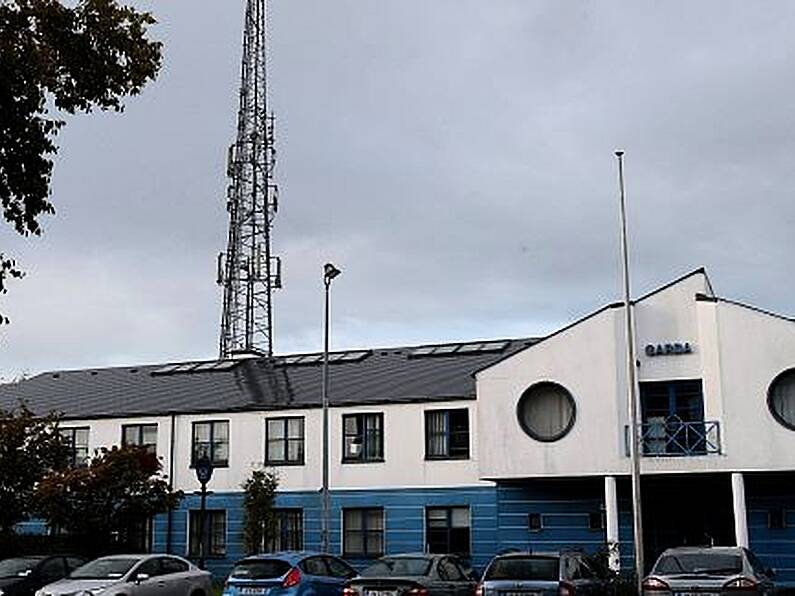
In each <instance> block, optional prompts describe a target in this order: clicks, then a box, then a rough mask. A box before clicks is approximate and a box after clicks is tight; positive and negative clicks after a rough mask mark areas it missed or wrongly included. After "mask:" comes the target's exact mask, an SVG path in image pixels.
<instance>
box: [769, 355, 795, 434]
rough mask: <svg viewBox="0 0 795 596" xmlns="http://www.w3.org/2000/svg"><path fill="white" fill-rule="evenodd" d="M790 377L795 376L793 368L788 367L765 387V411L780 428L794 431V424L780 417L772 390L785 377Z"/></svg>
mask: <svg viewBox="0 0 795 596" xmlns="http://www.w3.org/2000/svg"><path fill="white" fill-rule="evenodd" d="M790 375H795V368H793V367H790V368H787V369H786V370H782V371H781V372H780V373H778V374H777V375H776V376H775V377H774V378H773V380H772V381H770V385H768V387H767V409H768V410H769V411H770V415H771V416H773V419H774V420H775V421H776V422H778V423H779V424H780V425H781V426H783V427H784V428H786V429H787V430H792V431H795V424H793V422H792V421H790V420H787V419H786V418H785V417H784V416H782V415H781V412H779V411H778V409H777V408H776V406H775V404H774V403H773V402H774V399H775V394H774V390H775V389H776V385H778V384H779V383H781V382H782V381H783V380H784V379H785V378H786V377H788V376H790Z"/></svg>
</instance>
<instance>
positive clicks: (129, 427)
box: [121, 424, 157, 454]
mask: <svg viewBox="0 0 795 596" xmlns="http://www.w3.org/2000/svg"><path fill="white" fill-rule="evenodd" d="M121 444H122V445H124V446H127V445H134V446H136V447H143V448H144V449H146V451H147V452H149V453H154V454H156V453H157V424H125V425H124V426H122V427H121Z"/></svg>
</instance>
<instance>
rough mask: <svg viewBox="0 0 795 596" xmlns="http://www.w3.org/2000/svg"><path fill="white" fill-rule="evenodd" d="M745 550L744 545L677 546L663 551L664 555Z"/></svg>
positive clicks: (738, 551) (737, 552) (726, 552)
mask: <svg viewBox="0 0 795 596" xmlns="http://www.w3.org/2000/svg"><path fill="white" fill-rule="evenodd" d="M744 550H745V549H744V548H743V547H742V546H677V547H675V548H669V549H666V550H665V551H664V552H663V555H671V554H688V553H693V554H696V553H722V554H740V553H742V552H743V551H744ZM661 556H662V555H661Z"/></svg>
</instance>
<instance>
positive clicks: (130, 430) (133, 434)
mask: <svg viewBox="0 0 795 596" xmlns="http://www.w3.org/2000/svg"><path fill="white" fill-rule="evenodd" d="M139 428H140V427H138V426H125V427H124V428H123V429H122V438H121V442H122V443H123V444H124V445H137V444H138V429H139Z"/></svg>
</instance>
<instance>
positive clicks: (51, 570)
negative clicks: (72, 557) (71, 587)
mask: <svg viewBox="0 0 795 596" xmlns="http://www.w3.org/2000/svg"><path fill="white" fill-rule="evenodd" d="M39 575H40V576H41V579H43V580H44V581H46V582H53V581H55V580H57V579H61V578H62V577H63V576H65V575H66V566H65V565H64V561H63V558H62V557H52V558H51V559H47V560H45V561H44V562H43V563H42V564H41V566H40V567H39Z"/></svg>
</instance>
